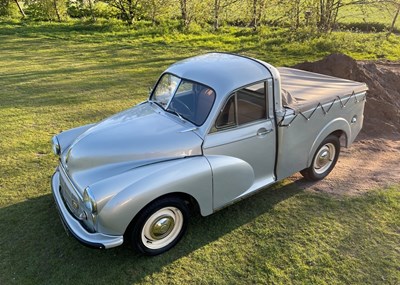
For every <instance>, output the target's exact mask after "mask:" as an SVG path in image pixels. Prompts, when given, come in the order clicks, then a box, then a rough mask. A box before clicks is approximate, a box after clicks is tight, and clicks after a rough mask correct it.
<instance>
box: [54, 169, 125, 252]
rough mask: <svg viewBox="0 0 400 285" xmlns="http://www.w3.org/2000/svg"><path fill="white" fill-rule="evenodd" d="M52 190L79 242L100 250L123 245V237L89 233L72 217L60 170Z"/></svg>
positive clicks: (58, 205) (71, 231)
mask: <svg viewBox="0 0 400 285" xmlns="http://www.w3.org/2000/svg"><path fill="white" fill-rule="evenodd" d="M51 189H52V192H53V196H54V200H55V202H56V205H57V208H58V212H59V214H60V217H61V220H62V222H63V224H64V226H65V227H66V228H67V230H68V231H69V232H70V233H71V234H72V235H73V236H74V237H75V238H76V239H77V240H78V241H79V242H81V243H83V244H84V245H86V246H89V247H93V248H100V249H103V248H111V247H116V246H119V245H121V244H122V243H123V241H124V238H123V236H111V235H106V234H101V233H89V232H88V231H87V230H86V229H85V228H84V227H83V226H82V225H81V224H80V222H79V221H78V220H76V219H75V218H74V217H73V216H72V215H71V213H70V212H69V211H68V209H67V208H66V206H65V204H64V201H63V199H62V197H61V194H60V173H59V169H58V168H57V169H56V172H55V173H54V174H53V176H52V178H51Z"/></svg>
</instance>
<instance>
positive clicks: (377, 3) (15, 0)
mask: <svg viewBox="0 0 400 285" xmlns="http://www.w3.org/2000/svg"><path fill="white" fill-rule="evenodd" d="M356 5H358V6H359V7H361V8H362V9H368V8H371V7H374V8H375V9H376V8H377V9H378V11H379V10H385V11H389V12H390V14H391V15H392V19H391V23H392V24H391V26H390V27H389V30H390V32H392V31H393V29H394V26H395V23H396V21H397V18H398V16H399V12H400V0H0V16H8V17H21V18H30V19H37V20H45V21H60V22H61V21H64V20H66V19H68V18H89V19H91V20H92V21H96V19H98V18H106V19H111V18H117V19H121V20H123V21H125V22H126V23H127V24H128V25H132V24H133V23H134V22H137V21H141V20H147V21H151V22H152V23H153V24H160V23H163V22H166V21H169V20H177V21H179V22H180V25H181V27H182V29H187V28H188V27H189V26H190V25H193V24H198V25H202V24H209V25H210V26H212V27H213V29H214V30H218V29H219V28H220V26H221V25H224V24H228V25H239V26H249V27H253V28H254V29H257V28H258V27H259V26H260V25H286V26H289V27H290V28H291V29H294V30H297V29H299V28H301V27H311V28H314V29H315V30H317V31H319V32H329V31H331V30H332V29H334V28H335V27H336V26H337V23H338V15H339V11H340V9H343V8H344V7H345V6H356Z"/></svg>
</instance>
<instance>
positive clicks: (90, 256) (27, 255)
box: [0, 183, 302, 284]
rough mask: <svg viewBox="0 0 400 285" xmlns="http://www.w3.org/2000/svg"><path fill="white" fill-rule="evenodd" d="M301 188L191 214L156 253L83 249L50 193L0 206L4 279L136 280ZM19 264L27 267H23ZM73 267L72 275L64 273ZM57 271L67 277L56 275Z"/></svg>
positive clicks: (270, 192) (269, 190)
mask: <svg viewBox="0 0 400 285" xmlns="http://www.w3.org/2000/svg"><path fill="white" fill-rule="evenodd" d="M300 192H302V190H300V189H299V188H298V187H297V186H296V185H295V184H294V183H289V184H287V185H282V184H278V185H275V186H272V187H270V188H267V189H264V190H263V191H261V192H259V193H257V194H256V195H254V196H252V197H250V198H248V199H245V200H242V201H240V202H238V203H236V204H234V205H232V206H230V207H227V208H225V209H223V210H221V211H219V212H217V213H215V214H213V215H211V216H208V217H201V216H199V215H198V216H194V217H193V218H192V219H191V221H190V224H189V228H188V232H187V233H186V235H185V236H184V238H183V239H182V240H181V241H180V243H179V244H178V245H177V246H176V247H175V248H173V249H172V250H170V251H168V252H167V253H164V254H162V255H159V256H156V257H146V256H142V255H139V254H137V253H135V252H134V251H133V250H131V249H130V248H128V246H126V245H123V246H121V247H117V248H114V249H109V250H94V249H90V248H86V247H84V246H82V245H81V244H79V243H78V242H77V241H76V240H75V239H74V238H72V237H69V236H67V235H66V234H65V232H64V229H63V227H62V225H61V222H60V220H59V217H58V213H57V210H56V208H55V205H54V201H53V197H52V196H51V195H50V194H49V195H45V196H41V197H38V198H34V199H28V200H26V201H23V202H20V203H17V204H14V205H11V206H8V207H5V208H1V209H0V217H1V219H0V228H1V232H2V240H1V243H0V252H1V256H2V259H3V260H7V267H9V268H6V270H5V272H9V274H10V276H3V277H2V278H4V281H7V280H8V281H10V280H15V281H17V283H18V281H23V280H31V281H32V282H33V283H36V284H44V283H48V284H61V283H71V282H75V280H76V281H77V282H78V280H80V281H82V280H85V279H86V278H88V277H87V276H88V274H90V283H91V284H103V283H110V281H111V283H112V282H113V281H115V279H113V278H115V274H116V272H120V273H121V272H124V274H118V275H117V276H118V278H119V279H120V280H119V281H118V282H117V283H122V284H125V283H131V282H136V281H140V280H143V278H145V277H146V276H149V275H151V274H153V273H156V272H159V271H160V270H161V269H162V268H163V267H164V266H166V265H168V264H171V263H172V262H174V261H175V260H177V259H180V258H182V257H185V256H188V255H189V254H190V253H192V252H194V251H196V250H197V249H199V248H202V247H203V246H205V245H207V244H210V243H212V242H214V241H216V240H217V239H219V238H220V237H222V236H224V235H225V234H227V233H230V232H231V231H233V230H235V229H237V228H239V227H241V226H242V225H245V224H247V223H249V222H251V221H253V220H254V219H256V218H257V217H259V216H260V215H262V214H266V213H268V212H270V211H272V210H273V209H274V207H275V205H277V204H278V203H280V202H281V201H284V200H286V199H289V198H290V197H292V196H294V195H296V194H298V193H300ZM266 226H268V225H266ZM22 257H23V258H22ZM21 268H27V270H24V271H23V272H21V271H20V270H19V269H21ZM71 271H73V274H70V275H69V274H66V272H70V273H71ZM38 273H39V274H38ZM66 275H67V276H66ZM60 276H64V277H63V278H66V279H63V280H59V279H60ZM2 278H0V280H1V279H2ZM9 278H10V279H9ZM19 279H21V280H19ZM6 283H7V282H6Z"/></svg>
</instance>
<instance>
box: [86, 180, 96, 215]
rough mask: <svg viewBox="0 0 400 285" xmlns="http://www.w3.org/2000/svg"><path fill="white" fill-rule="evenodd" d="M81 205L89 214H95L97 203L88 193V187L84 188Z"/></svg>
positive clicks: (89, 192)
mask: <svg viewBox="0 0 400 285" xmlns="http://www.w3.org/2000/svg"><path fill="white" fill-rule="evenodd" d="M83 204H84V205H85V207H86V208H87V209H88V210H89V211H90V213H91V214H96V213H97V203H96V201H95V199H94V197H93V194H92V193H91V191H90V187H89V186H88V187H86V188H85V190H84V191H83Z"/></svg>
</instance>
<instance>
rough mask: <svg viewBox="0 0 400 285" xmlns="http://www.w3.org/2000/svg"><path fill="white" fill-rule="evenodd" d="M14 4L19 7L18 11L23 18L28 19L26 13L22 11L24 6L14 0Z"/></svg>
mask: <svg viewBox="0 0 400 285" xmlns="http://www.w3.org/2000/svg"><path fill="white" fill-rule="evenodd" d="M14 2H15V4H16V5H17V7H18V10H19V12H20V14H21V16H22V18H25V17H26V15H25V12H24V10H23V9H22V6H21V5H20V4H19V2H18V0H14Z"/></svg>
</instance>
